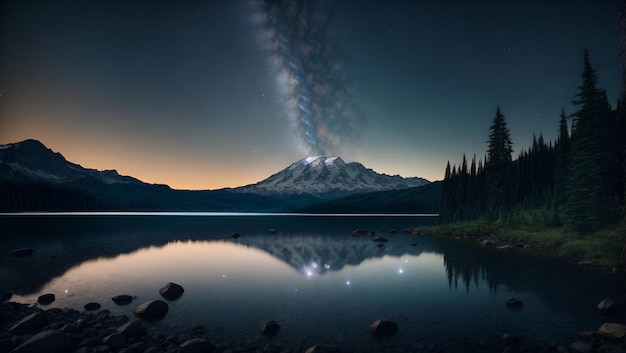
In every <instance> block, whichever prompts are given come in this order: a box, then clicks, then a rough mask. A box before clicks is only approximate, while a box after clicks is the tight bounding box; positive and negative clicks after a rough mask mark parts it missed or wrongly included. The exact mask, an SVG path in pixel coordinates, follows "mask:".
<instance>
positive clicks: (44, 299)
mask: <svg viewBox="0 0 626 353" xmlns="http://www.w3.org/2000/svg"><path fill="white" fill-rule="evenodd" d="M55 299H56V297H55V296H54V294H52V293H47V294H42V295H40V296H39V298H37V303H39V304H42V305H48V304H50V303H52V302H53V301H54V300H55Z"/></svg>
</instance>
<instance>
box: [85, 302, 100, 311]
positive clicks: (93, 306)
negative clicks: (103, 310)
mask: <svg viewBox="0 0 626 353" xmlns="http://www.w3.org/2000/svg"><path fill="white" fill-rule="evenodd" d="M85 310H87V311H94V310H100V304H98V303H87V304H85Z"/></svg>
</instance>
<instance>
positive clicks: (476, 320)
mask: <svg viewBox="0 0 626 353" xmlns="http://www.w3.org/2000/svg"><path fill="white" fill-rule="evenodd" d="M434 222H436V218H433V217H417V216H411V217H407V216H405V217H390V216H386V217H372V216H367V217H362V216H361V217H359V216H342V217H336V216H335V217H333V216H297V215H290V216H286V215H271V216H270V215H265V216H262V215H190V214H186V215H180V214H177V215H174V214H169V215H163V214H161V215H106V216H103V215H55V216H50V215H31V216H24V215H22V216H0V229H2V233H3V234H2V235H3V236H2V238H1V240H0V248H1V249H2V252H3V253H4V255H2V256H1V257H0V286H1V287H0V291H2V292H5V291H11V292H13V293H15V295H14V297H13V299H12V300H14V301H18V302H23V303H36V299H37V297H38V296H39V295H41V294H44V293H54V294H55V295H56V298H57V299H56V301H55V302H54V303H52V304H51V305H49V306H45V307H46V308H48V307H73V308H76V309H79V310H81V309H82V307H83V305H84V304H86V303H87V302H92V301H95V302H98V303H100V304H102V308H103V309H108V310H110V311H111V312H113V313H115V314H126V315H128V316H129V317H131V318H132V317H133V314H132V309H133V308H134V307H135V306H136V305H138V304H141V303H142V302H144V301H147V300H153V299H161V298H160V295H159V293H158V289H159V288H160V287H161V286H163V285H164V284H166V283H167V282H175V283H178V284H181V285H182V286H183V287H184V288H185V293H184V294H183V296H182V297H181V298H180V299H178V300H175V301H172V302H169V304H170V310H169V313H168V314H167V316H166V317H165V318H164V319H163V320H161V321H159V322H156V323H150V324H147V325H148V326H149V327H151V328H153V329H159V330H164V331H168V332H180V331H183V330H185V329H187V328H189V327H191V326H193V325H196V324H203V325H204V326H206V336H207V337H208V338H209V339H211V340H212V341H214V342H217V343H226V344H229V345H232V346H234V347H241V346H249V345H253V344H255V345H259V346H261V347H263V346H264V345H265V344H267V343H268V342H271V343H273V344H276V345H282V346H284V347H295V348H298V349H302V350H304V349H306V348H308V347H310V346H312V345H314V344H316V343H327V344H337V345H339V346H341V347H343V349H344V350H345V351H360V352H369V351H394V352H396V351H412V350H416V349H419V348H422V347H423V346H422V345H428V344H436V345H438V346H440V347H443V348H444V349H446V350H448V351H451V352H454V351H456V352H460V351H463V352H471V351H474V350H475V351H480V352H490V351H493V352H501V351H502V348H503V345H502V344H501V343H500V339H499V337H500V335H502V334H503V333H509V334H513V335H518V336H521V339H522V343H524V344H525V345H526V346H531V347H532V346H535V345H548V344H549V345H569V344H570V343H571V342H573V341H575V340H577V338H576V336H575V334H576V333H578V332H580V331H585V330H596V329H597V328H598V327H600V325H601V324H602V323H604V322H614V321H618V322H619V321H624V314H625V311H624V281H623V279H622V278H620V277H615V276H612V275H608V274H604V273H601V272H598V271H596V270H592V269H581V268H578V267H576V266H572V265H568V264H564V263H562V262H560V261H557V260H554V259H547V258H544V257H541V256H539V255H536V254H533V253H532V252H528V251H526V252H524V251H518V252H508V251H507V252H503V251H497V250H494V249H483V248H480V247H478V246H476V244H475V243H473V242H472V243H464V242H461V241H453V240H444V239H434V238H427V237H418V236H414V235H411V234H404V233H402V229H403V228H404V227H412V226H420V225H427V224H433V223H434ZM355 228H362V229H367V230H371V231H374V232H376V236H383V237H385V238H387V239H389V242H387V243H385V245H384V246H382V247H378V246H377V245H376V243H374V242H373V240H372V237H371V236H361V237H355V236H352V234H351V232H352V230H353V229H355ZM270 229H273V230H275V231H276V232H275V234H274V233H273V232H270ZM390 230H396V231H397V233H395V234H392V233H391V232H390ZM233 232H238V233H240V234H241V237H240V238H239V239H233V238H232V237H231V234H232V233H233ZM21 247H31V248H34V249H35V252H34V254H33V256H32V257H26V258H15V257H11V256H10V252H11V251H12V250H14V249H16V248H21ZM119 294H130V295H133V296H136V298H135V300H134V302H133V303H132V304H130V305H127V306H118V305H116V304H115V303H113V302H112V301H111V299H110V298H111V297H113V296H116V295H119ZM510 297H516V298H519V299H521V300H523V302H524V306H523V308H521V309H518V310H512V309H509V308H507V307H506V306H505V304H504V302H505V301H506V300H507V299H508V298H510ZM606 297H609V298H612V299H614V300H616V302H617V304H618V310H617V312H616V313H614V314H613V316H611V317H602V316H600V315H599V314H598V313H597V311H596V308H595V306H596V305H597V304H598V302H600V301H601V300H602V299H604V298H606ZM377 319H388V320H393V321H395V322H397V323H398V326H399V331H398V333H397V335H395V336H392V337H389V338H384V339H377V338H374V337H371V336H370V334H369V332H368V326H369V324H370V323H371V322H373V321H375V320H377ZM266 320H275V321H277V322H278V323H279V324H280V325H281V329H280V332H279V333H278V335H276V336H275V337H273V338H267V337H264V336H262V335H261V334H260V331H259V324H260V323H261V322H263V321H266ZM480 340H484V341H487V342H489V343H490V347H488V348H486V349H484V348H479V345H478V343H479V341H480Z"/></svg>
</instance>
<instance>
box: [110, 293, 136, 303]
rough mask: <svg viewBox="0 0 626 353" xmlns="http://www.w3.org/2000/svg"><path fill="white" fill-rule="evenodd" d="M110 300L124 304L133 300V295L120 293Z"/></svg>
mask: <svg viewBox="0 0 626 353" xmlns="http://www.w3.org/2000/svg"><path fill="white" fill-rule="evenodd" d="M111 300H113V302H114V303H115V304H117V305H126V304H130V303H131V302H132V301H133V297H131V296H130V295H128V294H122V295H116V296H114V297H113V298H111Z"/></svg>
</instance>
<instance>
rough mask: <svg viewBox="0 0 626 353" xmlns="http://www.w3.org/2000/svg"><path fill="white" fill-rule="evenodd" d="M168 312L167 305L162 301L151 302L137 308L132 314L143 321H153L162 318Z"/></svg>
mask: <svg viewBox="0 0 626 353" xmlns="http://www.w3.org/2000/svg"><path fill="white" fill-rule="evenodd" d="M168 310H169V305H167V303H166V302H164V301H162V300H152V301H149V302H145V303H143V304H141V305H139V306H137V307H136V308H135V309H134V310H133V312H134V313H135V315H137V316H138V317H140V318H142V319H144V320H148V321H155V320H161V319H162V318H164V317H165V314H167V311H168Z"/></svg>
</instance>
